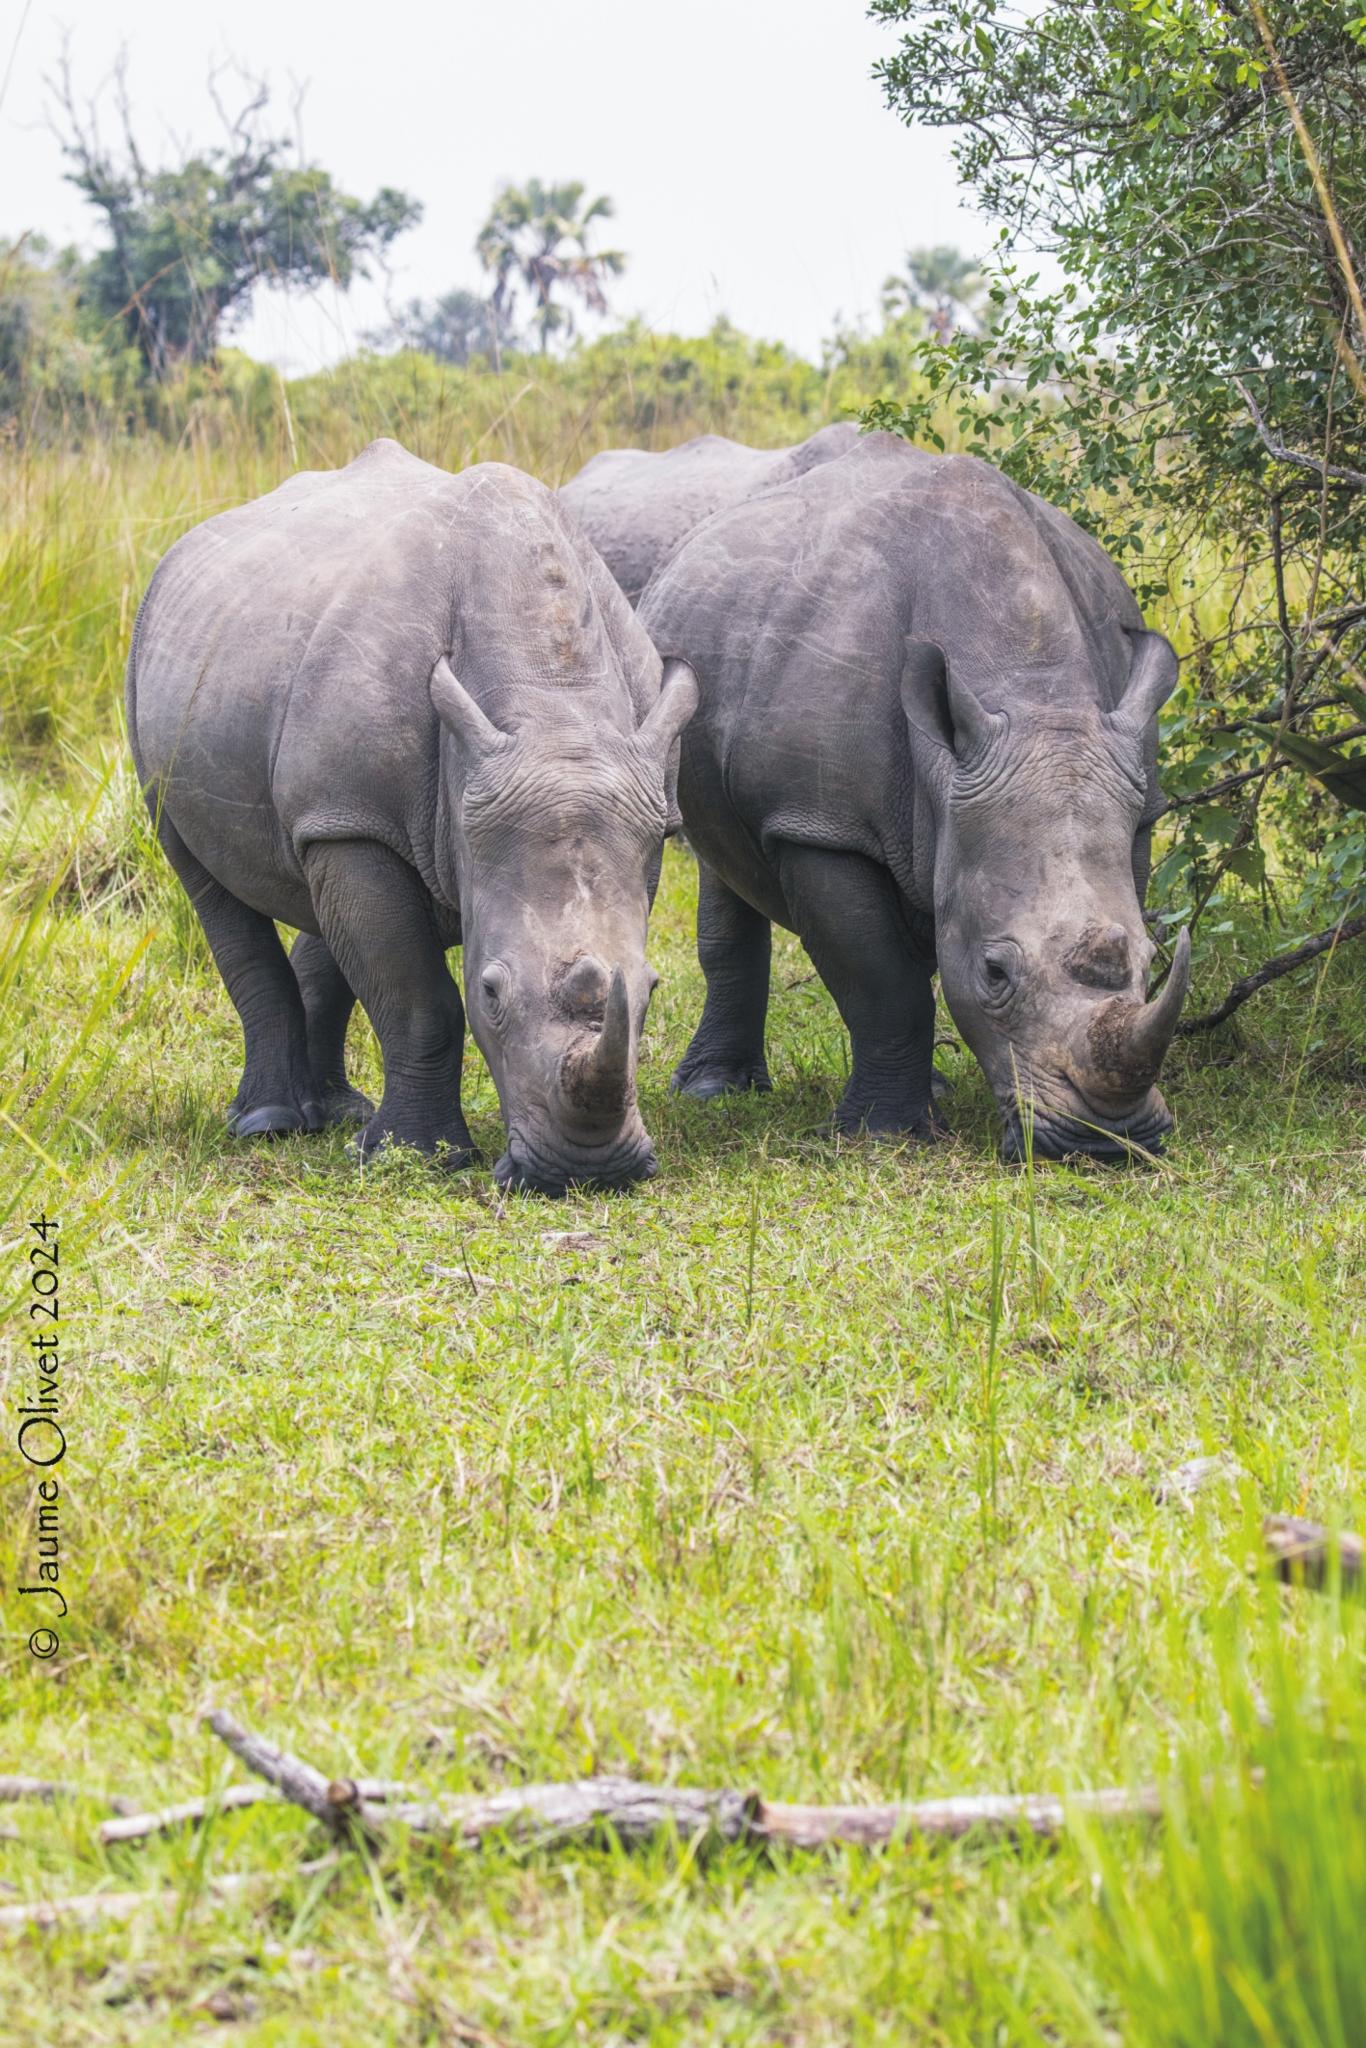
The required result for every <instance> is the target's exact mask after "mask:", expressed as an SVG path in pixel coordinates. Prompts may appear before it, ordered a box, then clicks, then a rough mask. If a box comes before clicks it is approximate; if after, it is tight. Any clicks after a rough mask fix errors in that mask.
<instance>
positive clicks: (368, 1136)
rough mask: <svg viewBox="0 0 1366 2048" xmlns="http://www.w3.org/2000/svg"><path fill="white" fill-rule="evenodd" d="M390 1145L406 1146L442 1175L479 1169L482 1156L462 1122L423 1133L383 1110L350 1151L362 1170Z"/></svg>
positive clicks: (358, 1136) (356, 1138)
mask: <svg viewBox="0 0 1366 2048" xmlns="http://www.w3.org/2000/svg"><path fill="white" fill-rule="evenodd" d="M387 1145H406V1146H409V1147H410V1148H411V1149H412V1150H413V1151H415V1152H421V1153H422V1154H423V1155H424V1156H425V1157H426V1158H428V1159H430V1160H431V1162H432V1165H433V1166H436V1167H438V1168H440V1170H441V1171H442V1172H443V1173H460V1172H462V1171H463V1169H464V1168H465V1167H467V1166H477V1165H478V1163H479V1152H478V1149H477V1147H476V1145H475V1143H474V1140H473V1139H472V1138H471V1136H470V1134H469V1131H468V1130H467V1129H466V1128H465V1125H464V1122H463V1120H462V1121H461V1122H460V1123H458V1124H447V1125H445V1126H443V1127H442V1128H441V1129H440V1130H420V1129H417V1128H416V1127H413V1126H409V1125H406V1124H403V1123H401V1122H394V1121H391V1120H390V1119H389V1118H388V1117H386V1116H385V1114H384V1111H383V1109H381V1110H379V1112H378V1113H377V1114H376V1115H374V1116H372V1117H371V1118H370V1121H369V1123H367V1124H366V1126H365V1128H364V1130H362V1131H360V1132H359V1133H358V1134H357V1135H356V1137H355V1138H353V1139H352V1141H351V1150H352V1151H353V1152H354V1153H355V1155H356V1158H357V1159H358V1160H359V1161H360V1163H361V1165H362V1166H363V1165H364V1164H365V1162H366V1161H367V1160H368V1159H373V1158H374V1156H375V1154H376V1153H377V1152H379V1151H381V1150H382V1149H383V1148H384V1147H385V1146H387Z"/></svg>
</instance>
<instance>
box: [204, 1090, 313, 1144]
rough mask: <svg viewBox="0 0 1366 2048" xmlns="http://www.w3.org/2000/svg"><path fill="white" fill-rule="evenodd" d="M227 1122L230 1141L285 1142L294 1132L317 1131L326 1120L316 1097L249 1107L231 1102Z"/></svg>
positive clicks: (255, 1104)
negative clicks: (282, 1140)
mask: <svg viewBox="0 0 1366 2048" xmlns="http://www.w3.org/2000/svg"><path fill="white" fill-rule="evenodd" d="M227 1121H228V1136H229V1137H230V1138H288V1137H292V1136H293V1135H294V1133H295V1132H297V1131H320V1130H321V1129H322V1127H323V1125H324V1123H325V1122H326V1118H325V1116H324V1114H323V1106H322V1104H321V1102H319V1101H318V1099H317V1097H316V1096H312V1095H308V1096H303V1095H296V1096H291V1097H290V1098H289V1099H288V1100H286V1101H282V1102H258V1103H252V1104H251V1105H250V1106H247V1105H244V1104H241V1103H238V1102H234V1103H233V1105H232V1107H231V1108H230V1109H229V1111H228V1119H227Z"/></svg>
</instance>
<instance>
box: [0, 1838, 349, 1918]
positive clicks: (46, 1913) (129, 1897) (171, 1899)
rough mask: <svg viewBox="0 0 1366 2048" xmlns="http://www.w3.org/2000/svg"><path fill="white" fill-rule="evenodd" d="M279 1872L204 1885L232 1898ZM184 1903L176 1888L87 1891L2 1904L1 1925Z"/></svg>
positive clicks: (314, 1867) (311, 1870)
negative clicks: (65, 1895)
mask: <svg viewBox="0 0 1366 2048" xmlns="http://www.w3.org/2000/svg"><path fill="white" fill-rule="evenodd" d="M336 1862H337V1858H336V1855H335V1854H333V1855H330V1856H319V1857H316V1858H315V1859H314V1860H313V1861H312V1862H310V1863H300V1864H298V1865H297V1866H296V1868H295V1869H294V1870H293V1871H292V1872H289V1873H287V1874H288V1875H290V1876H294V1877H313V1876H316V1874H317V1873H318V1871H320V1870H330V1869H332V1868H333V1867H334V1866H335V1864H336ZM275 1875H276V1873H275V1872H274V1871H269V1870H242V1871H228V1872H226V1873H225V1874H224V1875H223V1876H222V1877H211V1878H209V1879H207V1880H206V1882H205V1886H204V1889H205V1891H206V1892H209V1893H211V1894H212V1896H213V1897H214V1898H216V1899H230V1898H233V1897H235V1896H236V1895H237V1893H239V1892H243V1891H246V1890H247V1889H248V1888H249V1887H250V1886H252V1885H262V1884H265V1883H267V1882H268V1881H269V1880H270V1879H271V1878H273V1877H274V1876H275ZM183 1903H184V1893H183V1892H177V1891H160V1892H84V1893H82V1894H81V1895H80V1896H79V1897H77V1898H72V1899H29V1900H26V1901H25V1902H24V1904H23V1905H21V1906H0V1927H19V1928H24V1927H56V1926H57V1925H58V1924H59V1922H62V1921H75V1922H77V1923H78V1924H80V1925H82V1926H89V1925H91V1924H93V1923H94V1922H95V1921H98V1920H129V1919H131V1918H132V1916H133V1915H134V1913H137V1912H140V1911H141V1909H142V1908H143V1907H144V1906H164V1907H171V1906H176V1907H179V1906H180V1905H182V1904H183Z"/></svg>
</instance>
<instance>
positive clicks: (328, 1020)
mask: <svg viewBox="0 0 1366 2048" xmlns="http://www.w3.org/2000/svg"><path fill="white" fill-rule="evenodd" d="M289 964H290V966H291V967H292V968H293V969H294V979H295V980H296V981H297V982H298V984H299V993H300V995H301V996H302V997H303V1003H304V1020H305V1023H306V1026H307V1031H308V1064H309V1067H310V1069H311V1070H312V1074H313V1079H314V1082H315V1084H316V1086H317V1091H318V1096H319V1099H320V1101H321V1104H322V1111H323V1116H324V1118H325V1120H326V1121H327V1122H328V1123H329V1124H345V1123H368V1122H369V1120H370V1118H371V1117H372V1116H373V1115H374V1113H375V1105H374V1103H373V1102H371V1100H370V1098H369V1096H368V1095H362V1094H361V1092H360V1090H359V1089H358V1088H353V1087H352V1086H351V1084H350V1082H349V1081H348V1080H347V1078H346V1027H347V1025H348V1023H349V1022H350V1020H351V1012H352V1010H353V1009H354V1008H355V1006H356V997H355V991H354V990H353V989H352V987H351V984H350V982H349V981H348V980H347V979H346V976H345V975H344V974H343V973H342V971H341V969H340V967H338V965H337V963H336V961H335V960H334V959H333V958H332V954H331V952H330V950H329V948H328V945H327V941H326V940H325V939H321V938H319V937H318V935H317V933H316V932H300V933H299V935H298V937H297V938H296V939H295V941H294V944H293V946H292V947H291V948H290V953H289Z"/></svg>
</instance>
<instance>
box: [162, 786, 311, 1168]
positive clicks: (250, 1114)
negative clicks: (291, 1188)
mask: <svg viewBox="0 0 1366 2048" xmlns="http://www.w3.org/2000/svg"><path fill="white" fill-rule="evenodd" d="M148 803H149V807H150V809H151V812H152V818H153V821H154V823H155V826H156V834H157V838H158V839H159V840H160V841H161V845H162V849H163V851H164V852H165V855H166V858H167V859H168V860H169V861H170V863H171V866H172V867H173V868H174V869H175V871H176V874H177V875H178V876H179V877H180V881H181V884H182V886H183V888H184V890H185V893H186V895H187V896H188V897H189V899H190V901H191V903H193V905H194V907H195V910H196V912H197V913H198V916H199V922H200V923H201V924H202V925H203V927H204V936H205V938H206V939H207V940H208V942H209V950H210V951H211V952H212V954H213V957H214V961H215V963H216V965H217V968H218V971H219V973H220V974H221V975H222V977H223V985H224V987H225V988H226V989H227V991H228V994H229V995H230V996H231V997H232V1000H233V1003H234V1005H235V1007H236V1010H237V1014H238V1016H239V1017H240V1018H241V1020H242V1037H243V1040H244V1042H245V1054H246V1056H245V1059H244V1061H243V1066H242V1079H241V1083H240V1085H239V1087H238V1090H237V1093H236V1095H235V1096H234V1097H233V1099H232V1101H231V1102H230V1103H229V1105H228V1119H227V1121H228V1130H229V1133H230V1134H231V1135H232V1136H233V1137H234V1138H262V1137H272V1138H273V1137H284V1136H286V1135H287V1134H288V1133H290V1132H292V1131H317V1130H321V1129H322V1125H323V1114H322V1107H321V1104H320V1102H319V1100H318V1091H317V1089H316V1088H315V1087H314V1085H313V1076H312V1073H311V1071H310V1069H309V1064H308V1036H307V1031H306V1028H305V1023H304V1006H303V1003H302V1001H301V999H300V996H299V986H298V983H297V982H296V981H295V979H294V976H293V975H292V974H291V973H290V970H289V961H288V960H287V959H286V958H285V949H284V947H283V946H282V945H281V944H280V936H279V933H278V932H277V931H276V929H275V926H274V924H273V923H272V921H271V919H270V918H268V917H265V916H263V915H262V913H261V912H260V911H259V910H252V909H251V908H249V906H248V905H247V904H245V903H242V902H240V901H239V899H238V898H237V897H236V896H234V895H233V894H232V893H231V891H230V890H227V889H225V888H224V887H223V884H222V883H221V882H217V881H215V880H214V878H213V876H212V875H211V874H210V873H209V871H208V869H207V868H206V867H205V866H204V865H203V863H202V862H201V861H199V860H198V859H197V858H196V857H195V855H194V854H193V853H191V851H190V849H189V847H188V846H187V845H186V844H185V842H184V840H183V839H182V838H181V836H180V834H179V833H178V832H177V831H176V828H175V826H174V825H173V824H172V823H171V820H170V819H169V818H168V817H167V815H166V813H165V811H164V809H162V808H161V807H160V804H159V802H158V800H157V799H156V798H155V795H154V794H149V797H148Z"/></svg>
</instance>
